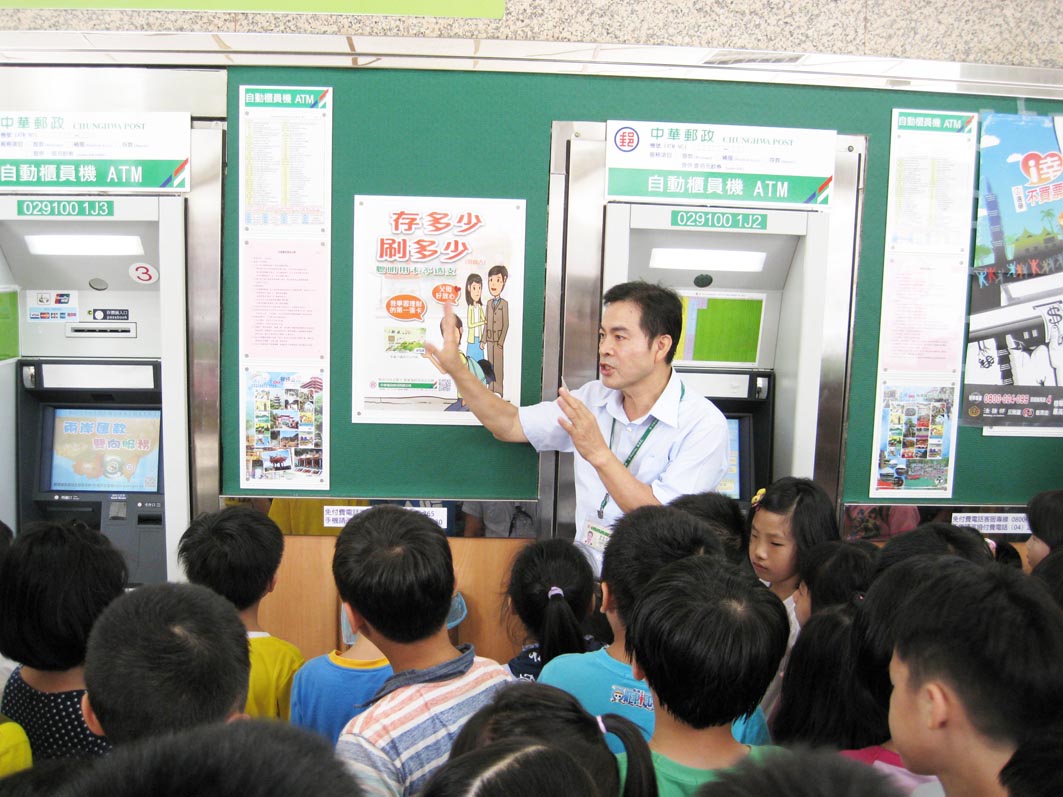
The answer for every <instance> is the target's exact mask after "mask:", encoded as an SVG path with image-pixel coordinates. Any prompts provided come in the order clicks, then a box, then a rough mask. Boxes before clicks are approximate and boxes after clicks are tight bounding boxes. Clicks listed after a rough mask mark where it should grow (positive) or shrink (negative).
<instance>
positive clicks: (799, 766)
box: [697, 748, 906, 797]
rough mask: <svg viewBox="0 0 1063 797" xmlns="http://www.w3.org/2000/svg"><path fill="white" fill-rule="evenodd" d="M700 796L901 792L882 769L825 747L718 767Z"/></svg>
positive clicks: (870, 796) (867, 796)
mask: <svg viewBox="0 0 1063 797" xmlns="http://www.w3.org/2000/svg"><path fill="white" fill-rule="evenodd" d="M697 794H698V797H764V795H767V794H770V795H772V797H903V795H905V794H906V792H905V791H903V790H902V789H901V788H900V787H899V786H897V785H895V784H894V783H893V781H892V780H890V778H889V777H888V776H886V775H885V774H883V773H881V772H879V771H878V770H876V769H874V768H872V767H869V766H868V765H867V764H863V763H860V762H859V761H851V760H850V759H848V758H845V757H843V756H840V755H838V754H837V753H835V752H830V751H826V750H819V751H816V750H802V749H800V748H799V749H796V750H781V749H776V750H769V751H766V752H765V754H764V756H763V757H761V758H758V759H757V760H756V761H753V760H750V759H748V758H747V759H746V760H745V761H742V762H741V763H739V764H738V765H737V766H734V767H731V768H729V769H723V770H720V771H719V772H718V773H717V775H716V778H715V779H714V780H713V781H711V782H709V783H707V784H705V785H704V786H702V787H701V788H700V789H699V790H698V793H697Z"/></svg>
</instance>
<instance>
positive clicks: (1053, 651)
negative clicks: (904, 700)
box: [894, 563, 1063, 743]
mask: <svg viewBox="0 0 1063 797" xmlns="http://www.w3.org/2000/svg"><path fill="white" fill-rule="evenodd" d="M894 634H895V636H896V642H895V647H894V655H895V656H896V657H898V658H899V659H900V660H901V662H902V663H903V664H904V665H905V666H906V667H907V670H908V686H909V688H915V687H918V686H919V685H921V684H923V683H925V682H926V681H927V680H930V679H935V680H940V681H943V682H945V683H946V684H948V685H949V687H950V688H951V689H952V690H954V691H955V692H956V694H957V695H958V696H959V699H960V701H961V702H962V703H963V707H964V710H965V711H966V714H967V716H968V718H969V719H970V721H971V724H972V725H973V726H974V727H975V728H976V729H977V730H978V732H979V733H980V734H981V735H983V736H984V737H986V738H988V739H992V740H995V741H1005V742H1010V743H1021V742H1022V741H1023V740H1025V739H1027V738H1030V737H1031V736H1033V735H1036V734H1037V732H1038V731H1039V730H1041V729H1043V728H1047V727H1051V725H1052V724H1053V723H1054V722H1057V721H1058V718H1059V707H1060V706H1063V670H1061V669H1060V666H1059V663H1060V662H1061V661H1063V609H1060V607H1059V606H1057V605H1056V604H1055V603H1054V602H1053V601H1052V599H1051V598H1050V597H1049V596H1048V594H1047V593H1046V592H1045V590H1044V589H1042V588H1041V585H1039V584H1036V583H1034V582H1032V581H1031V580H1030V579H1029V578H1028V577H1027V576H1026V575H1025V574H1024V573H1020V572H1017V571H1016V570H1014V569H1012V568H1010V567H1003V566H1001V565H998V564H995V563H993V564H990V565H987V566H985V567H978V566H974V565H971V566H969V567H963V568H960V567H957V568H952V569H950V570H948V571H946V572H943V573H941V574H940V575H939V576H938V577H937V578H935V579H933V580H931V581H928V582H926V583H924V584H922V585H920V586H919V587H918V588H916V589H915V591H913V592H912V594H911V595H910V596H909V597H908V599H907V600H906V601H905V604H904V607H902V609H901V612H900V613H899V615H898V617H897V620H896V623H895V625H894ZM1001 684H1006V685H1007V686H1006V688H1005V689H1001V688H1000V685H1001Z"/></svg>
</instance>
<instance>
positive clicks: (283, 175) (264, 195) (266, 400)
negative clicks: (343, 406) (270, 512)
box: [239, 86, 332, 490]
mask: <svg viewBox="0 0 1063 797" xmlns="http://www.w3.org/2000/svg"><path fill="white" fill-rule="evenodd" d="M239 190H240V209H239V214H240V244H239V246H240V250H239V251H240V312H239V329H240V346H239V350H240V366H241V380H240V385H241V388H240V390H241V397H242V401H241V406H242V411H243V417H242V423H241V434H242V436H243V439H242V440H241V445H242V446H243V450H244V462H243V468H242V471H241V481H240V486H241V487H245V488H260V489H286V490H296V489H307V490H327V489H328V487H329V476H328V473H329V467H328V427H327V424H326V423H325V417H326V416H327V414H328V406H329V383H328V380H327V379H326V378H325V376H326V375H327V374H328V372H329V363H330V342H331V341H330V338H329V333H330V319H331V313H330V309H331V281H332V260H331V258H332V238H331V236H332V199H331V195H332V90H331V89H330V88H328V87H323V86H241V87H240V188H239ZM278 481H282V482H284V484H283V485H278V484H276V482H278Z"/></svg>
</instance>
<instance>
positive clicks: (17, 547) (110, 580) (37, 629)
mask: <svg viewBox="0 0 1063 797" xmlns="http://www.w3.org/2000/svg"><path fill="white" fill-rule="evenodd" d="M127 577H128V569H127V567H126V563H125V559H124V558H123V557H122V554H121V553H120V552H119V551H118V549H117V548H115V547H114V546H113V545H112V544H111V541H110V540H108V539H107V538H106V537H105V536H104V535H103V534H101V533H100V532H99V531H97V530H96V529H90V528H89V527H88V526H86V525H85V524H84V523H81V522H80V521H76V520H75V521H62V522H60V521H41V522H38V523H31V524H28V525H27V526H26V527H25V528H24V529H23V530H22V533H21V534H19V535H18V536H17V537H16V538H15V541H14V542H13V543H11V547H10V548H9V549H8V551H7V553H6V554H4V556H3V558H2V559H0V653H2V654H3V655H4V656H6V657H7V658H9V659H14V660H15V661H17V662H20V663H22V664H25V665H26V666H28V667H33V668H35V669H38V670H48V671H61V670H69V669H70V668H72V667H77V666H78V665H80V664H81V663H82V662H84V661H85V644H86V643H87V642H88V638H89V631H90V630H92V624H93V623H94V622H96V618H97V617H99V615H100V612H102V611H103V610H104V609H105V608H107V605H108V604H109V603H110V602H111V601H113V600H114V599H115V598H117V597H118V596H119V595H121V594H122V590H123V589H125V585H126V579H127Z"/></svg>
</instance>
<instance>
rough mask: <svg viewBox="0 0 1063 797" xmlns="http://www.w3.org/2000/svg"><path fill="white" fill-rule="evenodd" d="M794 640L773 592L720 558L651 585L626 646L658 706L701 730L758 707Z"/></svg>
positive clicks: (695, 561) (685, 566)
mask: <svg viewBox="0 0 1063 797" xmlns="http://www.w3.org/2000/svg"><path fill="white" fill-rule="evenodd" d="M789 635H790V623H789V621H788V620H787V617H786V609H785V608H784V607H783V605H782V601H780V600H779V599H778V598H777V597H776V596H775V595H774V594H773V593H772V592H771V590H769V589H768V588H767V587H765V586H764V585H763V584H761V583H760V582H759V581H757V580H756V579H755V578H753V576H752V575H750V574H749V573H745V572H741V571H739V570H738V569H737V568H735V567H734V566H732V565H730V564H729V563H727V562H726V561H724V560H723V559H718V558H712V557H706V556H697V557H688V558H687V559H681V560H680V561H678V562H673V563H672V564H670V565H668V566H666V567H664V568H662V569H661V571H660V572H659V573H658V574H657V575H656V576H655V577H654V579H653V580H652V581H651V582H650V583H649V585H648V586H647V587H646V589H645V590H644V591H643V595H642V597H641V598H639V601H638V603H637V604H636V605H635V611H634V612H633V613H632V616H631V621H630V623H629V624H628V626H627V638H626V642H627V652H628V654H630V655H631V656H632V657H633V658H634V660H635V662H636V663H637V664H638V666H639V667H640V668H641V669H642V671H643V672H644V674H645V676H646V682H647V683H648V684H649V685H650V689H652V690H653V694H654V697H655V699H656V701H657V706H658V708H664V709H665V710H666V711H667V712H668V713H669V714H671V715H672V716H674V717H675V718H676V719H678V720H680V721H681V722H683V723H684V724H686V725H689V726H691V727H693V728H698V729H701V728H708V727H713V726H718V725H726V724H730V723H731V722H733V721H734V720H736V719H738V718H739V717H743V716H749V715H751V714H752V713H753V712H754V711H755V710H756V708H757V705H758V704H759V703H760V701H761V699H762V698H763V697H764V692H765V691H766V690H767V688H768V685H769V684H770V683H771V681H772V679H773V678H774V677H775V675H776V674H777V673H778V671H779V662H780V661H781V660H782V657H783V654H784V653H785V652H786V644H787V640H788V638H789Z"/></svg>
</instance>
